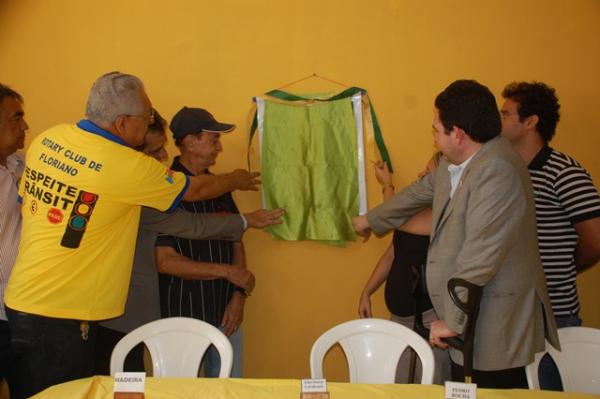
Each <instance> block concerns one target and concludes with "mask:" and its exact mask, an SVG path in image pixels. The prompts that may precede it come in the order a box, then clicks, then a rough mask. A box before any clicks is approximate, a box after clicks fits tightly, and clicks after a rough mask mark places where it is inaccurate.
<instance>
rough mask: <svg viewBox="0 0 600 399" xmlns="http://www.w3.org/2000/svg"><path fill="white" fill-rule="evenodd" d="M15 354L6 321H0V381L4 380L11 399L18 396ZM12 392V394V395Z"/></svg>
mask: <svg viewBox="0 0 600 399" xmlns="http://www.w3.org/2000/svg"><path fill="white" fill-rule="evenodd" d="M14 362H15V352H14V351H13V347H12V343H11V342H10V328H9V327H8V321H6V320H0V381H2V380H6V383H7V384H8V389H9V390H10V393H11V395H13V396H11V397H17V396H19V393H18V385H17V377H18V376H17V373H16V368H15V365H14ZM13 392H14V393H13Z"/></svg>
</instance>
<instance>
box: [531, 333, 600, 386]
mask: <svg viewBox="0 0 600 399" xmlns="http://www.w3.org/2000/svg"><path fill="white" fill-rule="evenodd" d="M558 338H559V339H560V346H561V351H560V352H559V351H557V350H556V349H555V348H554V347H552V345H550V343H548V342H546V351H545V352H542V353H538V354H536V355H535V359H534V361H533V363H531V364H529V365H528V366H527V367H526V368H525V372H526V373H527V382H528V383H529V388H530V389H540V383H539V375H538V371H539V364H540V360H541V359H542V357H543V356H544V355H545V354H546V353H548V354H550V356H552V359H554V362H555V363H556V366H557V367H558V372H559V373H560V378H561V380H562V383H563V389H564V390H565V391H566V392H582V393H592V394H600V330H598V329H595V328H589V327H565V328H560V329H558Z"/></svg>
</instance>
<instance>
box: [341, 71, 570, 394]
mask: <svg viewBox="0 0 600 399" xmlns="http://www.w3.org/2000/svg"><path fill="white" fill-rule="evenodd" d="M433 129H434V133H433V134H434V140H435V143H436V145H437V147H438V148H439V149H440V151H442V153H443V154H444V158H445V159H444V160H442V162H441V163H440V166H439V167H438V168H437V169H436V171H434V172H432V173H430V174H428V175H426V176H424V177H423V178H421V179H420V180H418V181H416V182H415V183H413V184H412V185H410V186H408V187H407V188H405V189H404V190H403V191H402V192H400V193H399V194H397V195H396V196H395V197H393V198H392V199H390V200H388V201H386V202H384V203H383V204H381V205H380V206H378V207H376V208H375V209H373V210H371V211H370V212H369V213H368V214H367V215H365V216H360V217H358V218H355V219H354V221H353V223H354V226H355V229H356V231H357V233H358V234H360V235H362V236H364V237H368V236H369V234H370V232H371V230H373V231H374V232H375V233H376V234H378V235H380V234H384V233H386V232H388V231H390V230H393V229H395V228H397V227H398V226H400V225H402V224H403V223H404V222H405V221H406V220H408V218H409V217H410V216H411V215H413V214H415V213H417V212H418V211H419V210H421V209H424V208H426V207H432V209H433V214H432V219H433V220H432V223H433V224H432V234H431V243H430V247H429V252H428V259H427V285H428V290H429V295H430V296H431V300H432V303H433V305H434V309H435V311H436V313H437V315H438V317H439V320H437V321H435V322H433V324H432V328H431V335H430V342H431V344H432V345H435V346H438V347H441V348H447V347H448V346H447V345H446V344H445V343H444V342H443V341H442V338H445V337H452V336H457V335H459V334H462V333H463V332H464V328H465V322H466V317H465V314H464V313H463V312H462V311H461V310H460V309H459V308H458V307H456V305H455V304H454V303H453V302H452V299H451V298H450V296H449V294H448V291H447V283H448V280H450V279H451V278H462V279H465V280H467V281H469V282H471V283H474V284H477V285H480V286H484V291H483V298H482V300H481V307H480V314H479V319H478V323H477V326H476V331H475V352H474V358H473V365H474V372H473V381H474V382H476V383H477V384H478V385H479V386H480V387H491V388H526V387H527V380H526V376H525V366H526V365H527V364H529V363H530V362H531V361H533V357H534V354H535V353H536V352H540V351H542V350H543V349H544V345H545V343H544V336H545V333H546V336H547V338H548V340H549V341H550V342H551V343H552V344H553V345H554V346H557V347H558V338H557V334H556V326H555V323H554V319H553V316H552V310H551V306H550V302H549V299H548V293H547V290H546V285H545V281H544V274H543V270H542V266H541V262H540V258H539V254H538V250H537V239H536V223H535V206H534V203H533V194H532V189H531V183H530V181H529V176H528V173H527V169H526V167H525V165H524V164H523V161H522V160H521V159H520V158H519V157H518V155H517V154H516V153H515V152H514V151H513V150H512V149H511V147H510V144H509V143H508V142H507V141H506V140H505V139H503V138H501V137H500V136H499V135H500V131H501V122H500V115H499V113H498V108H497V105H496V101H495V99H494V96H493V95H492V93H491V92H490V91H489V90H488V88H487V87H485V86H483V85H481V84H479V83H477V82H475V81H472V80H459V81H456V82H454V83H452V84H451V85H450V86H448V87H447V88H446V89H445V90H444V91H443V92H442V93H440V94H439V95H438V96H437V98H436V100H435V110H434V120H433ZM459 295H462V296H463V299H465V296H466V292H459ZM450 355H451V358H452V362H453V367H452V375H453V379H455V380H460V379H462V376H463V373H464V371H463V369H462V366H461V365H462V364H463V357H462V353H461V352H460V351H457V350H454V349H450Z"/></svg>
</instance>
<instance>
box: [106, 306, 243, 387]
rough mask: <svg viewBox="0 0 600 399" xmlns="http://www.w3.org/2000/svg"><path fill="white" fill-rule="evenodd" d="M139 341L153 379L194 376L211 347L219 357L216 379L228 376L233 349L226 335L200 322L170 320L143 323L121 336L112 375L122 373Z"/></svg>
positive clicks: (178, 318)
mask: <svg viewBox="0 0 600 399" xmlns="http://www.w3.org/2000/svg"><path fill="white" fill-rule="evenodd" d="M140 342H143V343H144V344H145V345H146V347H147V348H148V351H149V352H150V356H151V358H152V370H153V376H154V377H188V378H195V377H197V376H198V369H199V368H200V362H201V361H202V356H203V355H204V352H206V349H208V347H209V346H210V345H211V344H212V345H214V346H215V347H216V348H217V350H218V351H219V356H220V357H221V369H220V371H219V378H227V377H229V375H230V373H231V367H232V365H233V349H232V347H231V343H230V342H229V339H228V338H227V337H226V336H225V334H223V333H222V332H221V331H219V329H218V328H216V327H213V326H212V325H210V324H208V323H205V322H203V321H201V320H196V319H191V318H188V317H170V318H166V319H161V320H156V321H153V322H150V323H147V324H144V325H143V326H141V327H138V328H136V329H135V330H133V331H131V332H130V333H129V334H127V335H126V336H124V337H123V338H122V339H121V340H120V341H119V342H118V343H117V345H116V346H115V348H114V349H113V352H112V356H111V358H110V374H111V375H115V373H116V372H119V371H123V364H124V362H125V357H126V356H127V354H128V353H129V351H130V350H131V349H133V347H134V346H136V345H137V344H139V343H140Z"/></svg>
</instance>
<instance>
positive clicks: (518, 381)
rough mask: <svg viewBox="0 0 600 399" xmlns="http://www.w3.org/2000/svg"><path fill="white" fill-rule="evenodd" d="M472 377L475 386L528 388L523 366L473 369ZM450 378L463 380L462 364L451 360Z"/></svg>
mask: <svg viewBox="0 0 600 399" xmlns="http://www.w3.org/2000/svg"><path fill="white" fill-rule="evenodd" d="M472 377H473V382H474V383H475V384H477V388H493V389H513V388H523V389H527V388H528V385H527V375H526V374H525V367H516V368H514V369H504V370H494V371H481V370H473V375H472ZM452 380H453V381H459V382H462V381H464V380H465V370H464V368H463V366H460V365H458V364H456V363H454V362H452Z"/></svg>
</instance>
